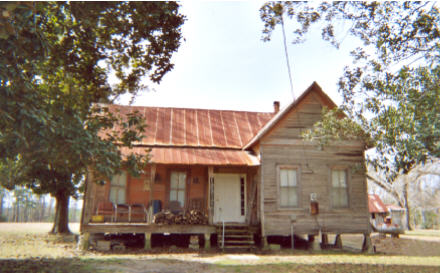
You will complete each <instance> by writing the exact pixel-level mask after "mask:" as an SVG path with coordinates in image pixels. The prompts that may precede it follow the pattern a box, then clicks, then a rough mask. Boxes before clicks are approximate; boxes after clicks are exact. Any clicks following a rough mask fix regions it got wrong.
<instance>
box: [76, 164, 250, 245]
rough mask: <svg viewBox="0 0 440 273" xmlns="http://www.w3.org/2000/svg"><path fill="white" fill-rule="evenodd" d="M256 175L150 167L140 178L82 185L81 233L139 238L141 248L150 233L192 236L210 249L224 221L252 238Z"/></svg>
mask: <svg viewBox="0 0 440 273" xmlns="http://www.w3.org/2000/svg"><path fill="white" fill-rule="evenodd" d="M257 171H258V168H257V167H254V166H200V165H196V166H182V165H166V164H155V165H150V166H148V168H147V169H146V171H145V174H144V175H142V176H141V177H132V176H130V175H129V174H128V173H125V174H124V175H123V176H120V177H119V178H118V179H112V180H111V181H106V182H105V183H103V184H102V185H99V184H97V183H88V184H87V189H86V193H85V196H86V198H85V205H84V211H83V218H82V223H81V233H82V234H84V235H85V237H89V236H93V235H96V234H143V235H145V248H147V249H149V248H151V241H150V238H151V235H152V234H165V235H168V234H174V235H178V234H181V235H190V236H191V237H193V236H198V237H199V238H204V242H205V243H204V246H205V247H206V248H210V247H211V243H210V242H211V237H212V235H215V238H217V237H218V234H219V229H218V226H219V225H220V224H223V223H224V222H225V223H226V224H228V223H236V224H239V225H243V226H244V227H246V230H248V229H249V230H252V231H251V235H250V236H249V237H252V236H253V234H254V233H256V232H257V230H258V227H259V226H258V224H259V221H258V219H257V217H258V211H257V209H258V208H257V203H258V202H257V182H256V181H257V179H256V174H257ZM89 179H90V180H89V181H93V180H92V179H93V178H92V177H89ZM248 227H249V228H248ZM214 241H215V240H214ZM202 242H203V241H202ZM202 242H201V244H203V243H202Z"/></svg>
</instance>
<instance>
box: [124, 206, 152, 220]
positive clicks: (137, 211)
mask: <svg viewBox="0 0 440 273" xmlns="http://www.w3.org/2000/svg"><path fill="white" fill-rule="evenodd" d="M147 216H148V212H147V209H146V208H145V206H144V205H143V204H133V205H130V215H129V217H128V221H129V222H131V220H132V219H133V218H136V217H142V219H143V221H144V222H146V221H147Z"/></svg>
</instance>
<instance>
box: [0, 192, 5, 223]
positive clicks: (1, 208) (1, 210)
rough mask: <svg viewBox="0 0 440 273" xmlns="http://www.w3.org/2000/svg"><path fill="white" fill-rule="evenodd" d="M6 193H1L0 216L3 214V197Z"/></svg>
mask: <svg viewBox="0 0 440 273" xmlns="http://www.w3.org/2000/svg"><path fill="white" fill-rule="evenodd" d="M4 197H5V195H4V194H3V193H0V218H1V217H2V216H3V198H4Z"/></svg>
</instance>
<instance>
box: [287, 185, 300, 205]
mask: <svg viewBox="0 0 440 273" xmlns="http://www.w3.org/2000/svg"><path fill="white" fill-rule="evenodd" d="M289 206H291V207H296V206H298V195H297V193H296V188H289Z"/></svg>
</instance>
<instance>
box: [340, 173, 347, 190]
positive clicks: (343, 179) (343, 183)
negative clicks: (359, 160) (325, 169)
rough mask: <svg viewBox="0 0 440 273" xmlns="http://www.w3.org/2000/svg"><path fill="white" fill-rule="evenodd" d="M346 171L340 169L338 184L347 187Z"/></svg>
mask: <svg viewBox="0 0 440 273" xmlns="http://www.w3.org/2000/svg"><path fill="white" fill-rule="evenodd" d="M345 180H346V172H345V171H340V172H339V186H340V187H343V188H346V187H347V183H346V181H345Z"/></svg>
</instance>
